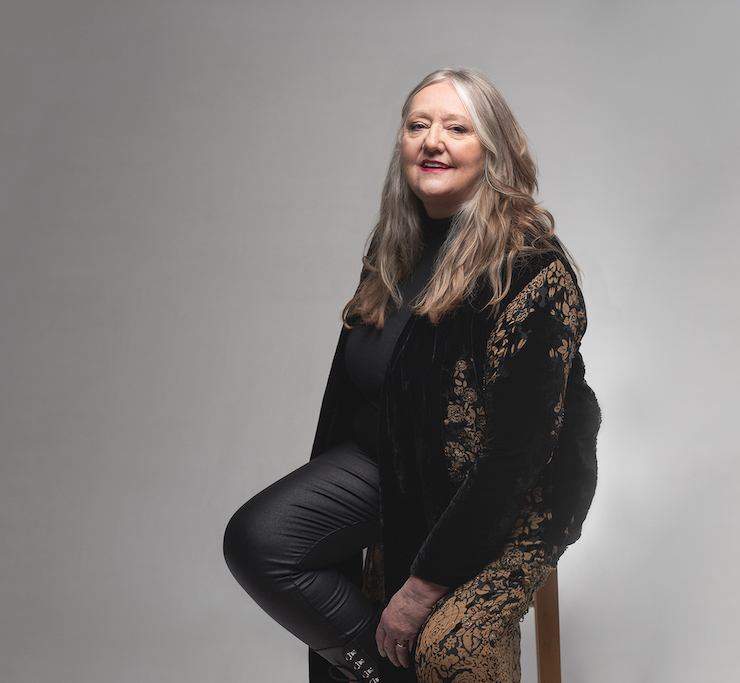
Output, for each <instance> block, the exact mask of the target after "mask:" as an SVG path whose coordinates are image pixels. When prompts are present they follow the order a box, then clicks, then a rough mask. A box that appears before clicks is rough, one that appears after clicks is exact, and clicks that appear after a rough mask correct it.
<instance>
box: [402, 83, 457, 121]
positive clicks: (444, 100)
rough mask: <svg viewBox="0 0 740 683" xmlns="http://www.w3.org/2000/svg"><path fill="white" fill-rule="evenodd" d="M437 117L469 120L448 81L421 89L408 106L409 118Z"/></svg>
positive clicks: (452, 86)
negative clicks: (421, 116)
mask: <svg viewBox="0 0 740 683" xmlns="http://www.w3.org/2000/svg"><path fill="white" fill-rule="evenodd" d="M422 114H425V115H428V116H439V117H440V118H456V117H458V118H459V117H463V118H466V119H469V116H468V112H467V110H466V109H465V105H464V104H463V103H462V100H461V99H460V96H459V95H458V94H457V90H455V86H454V85H452V83H450V82H449V81H439V82H437V83H432V84H431V85H428V86H427V87H426V88H423V89H421V90H420V91H419V92H418V93H416V95H414V99H413V100H411V105H410V106H409V116H413V115H415V116H419V115H422Z"/></svg>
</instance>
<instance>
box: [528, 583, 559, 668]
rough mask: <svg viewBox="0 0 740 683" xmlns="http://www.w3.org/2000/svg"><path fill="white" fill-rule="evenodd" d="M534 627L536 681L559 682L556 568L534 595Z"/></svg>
mask: <svg viewBox="0 0 740 683" xmlns="http://www.w3.org/2000/svg"><path fill="white" fill-rule="evenodd" d="M534 629H535V638H536V640H537V681H538V683H560V621H559V617H558V570H557V569H554V570H553V571H552V572H551V573H550V576H548V577H547V581H545V585H544V586H542V588H540V589H539V590H538V591H537V592H536V593H535V596H534Z"/></svg>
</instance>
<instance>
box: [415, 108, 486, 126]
mask: <svg viewBox="0 0 740 683" xmlns="http://www.w3.org/2000/svg"><path fill="white" fill-rule="evenodd" d="M406 118H407V119H412V118H425V119H431V118H432V117H431V116H430V115H429V114H427V113H426V112H425V111H424V110H423V109H415V110H414V111H410V112H409V113H408V115H407V116H406ZM441 118H442V120H443V121H449V120H450V119H462V120H465V121H467V122H468V123H470V124H471V125H472V123H473V122H472V121H471V119H470V117H469V116H468V115H467V114H453V113H451V112H444V114H442V117H441Z"/></svg>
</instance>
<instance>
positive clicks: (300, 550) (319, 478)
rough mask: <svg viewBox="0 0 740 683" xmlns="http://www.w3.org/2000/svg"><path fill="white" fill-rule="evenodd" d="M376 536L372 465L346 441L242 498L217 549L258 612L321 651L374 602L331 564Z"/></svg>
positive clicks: (372, 611) (361, 625) (351, 634)
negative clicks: (241, 502)
mask: <svg viewBox="0 0 740 683" xmlns="http://www.w3.org/2000/svg"><path fill="white" fill-rule="evenodd" d="M379 538H380V515H379V498H378V467H377V464H376V463H375V462H374V461H373V460H372V459H371V458H369V457H368V456H367V455H365V454H364V453H362V451H360V450H359V448H358V447H357V445H356V444H355V443H353V442H351V441H347V442H344V443H342V444H339V445H338V446H335V447H334V448H332V449H330V450H329V451H327V452H326V453H325V454H324V455H323V456H322V457H321V458H318V459H316V460H313V461H311V462H310V463H308V464H307V465H304V466H303V467H301V468H299V469H298V470H296V471H295V472H292V473H291V474H289V475H287V476H286V477H283V478H282V479H280V480H279V481H277V482H276V483H275V484H273V485H272V486H270V487H268V488H266V489H265V490H264V491H262V492H261V493H259V494H257V495H256V496H255V497H254V498H252V499H251V500H250V501H248V502H247V503H245V504H244V505H243V506H242V507H241V508H240V509H239V510H238V511H237V512H236V514H235V515H234V516H233V517H232V519H231V521H230V522H229V525H228V527H227V529H226V535H225V537H224V555H225V557H226V562H227V564H228V566H229V569H230V570H231V572H232V573H233V574H234V577H235V578H236V579H237V581H239V583H240V584H241V586H242V587H243V588H244V589H245V590H246V591H247V592H248V593H249V595H250V596H251V597H252V598H253V599H254V601H255V602H256V603H257V604H258V605H259V606H260V607H261V608H262V609H264V610H265V612H267V613H268V614H269V615H270V616H271V617H272V618H273V619H275V620H276V621H277V622H278V623H279V624H281V625H282V626H283V627H285V628H286V629H287V630H288V631H290V632H291V633H293V634H294V635H295V636H297V637H298V638H300V639H301V640H302V641H303V642H304V643H306V644H308V645H309V647H311V648H313V649H314V650H321V649H326V648H335V647H339V646H343V645H344V644H345V643H347V642H348V641H349V640H351V639H352V638H355V637H357V636H358V635H360V634H361V633H362V631H363V629H365V628H366V627H368V625H370V624H371V623H373V621H374V619H375V616H376V614H377V605H375V606H374V605H372V604H371V603H370V602H369V601H368V600H366V599H365V598H364V597H363V596H362V594H361V592H360V590H359V589H358V587H357V585H356V584H355V583H353V582H352V581H350V580H348V579H347V578H345V576H344V575H343V574H342V573H341V572H339V571H338V570H337V568H336V567H335V565H337V564H339V565H340V566H341V563H342V562H343V561H345V560H346V559H347V558H348V557H350V556H352V555H354V554H356V553H358V552H359V551H361V550H362V549H363V548H365V547H367V546H368V545H369V544H371V543H374V542H375V541H377V540H378V539H379ZM376 656H377V653H376Z"/></svg>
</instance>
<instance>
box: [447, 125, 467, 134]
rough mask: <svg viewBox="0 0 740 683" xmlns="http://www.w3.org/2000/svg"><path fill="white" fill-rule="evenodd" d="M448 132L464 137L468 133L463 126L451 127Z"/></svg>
mask: <svg viewBox="0 0 740 683" xmlns="http://www.w3.org/2000/svg"><path fill="white" fill-rule="evenodd" d="M450 130H451V131H452V132H453V133H457V134H458V135H465V134H466V133H467V132H468V129H467V128H465V126H451V127H450Z"/></svg>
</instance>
